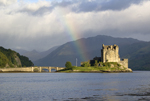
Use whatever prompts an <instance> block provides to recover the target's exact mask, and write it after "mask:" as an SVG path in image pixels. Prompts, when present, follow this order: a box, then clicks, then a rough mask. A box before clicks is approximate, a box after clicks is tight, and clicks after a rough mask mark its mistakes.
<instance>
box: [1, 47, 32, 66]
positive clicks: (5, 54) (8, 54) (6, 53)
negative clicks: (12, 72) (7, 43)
mask: <svg viewBox="0 0 150 101" xmlns="http://www.w3.org/2000/svg"><path fill="white" fill-rule="evenodd" d="M22 66H24V67H27V66H33V63H32V61H30V60H29V59H28V58H27V57H25V56H21V55H20V54H19V53H17V52H15V51H13V50H11V49H5V48H3V47H0V68H9V67H22Z"/></svg>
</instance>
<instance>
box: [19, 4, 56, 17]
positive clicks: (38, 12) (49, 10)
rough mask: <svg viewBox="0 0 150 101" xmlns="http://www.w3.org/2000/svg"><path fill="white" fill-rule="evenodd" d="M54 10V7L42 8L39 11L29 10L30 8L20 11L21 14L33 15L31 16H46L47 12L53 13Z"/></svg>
mask: <svg viewBox="0 0 150 101" xmlns="http://www.w3.org/2000/svg"><path fill="white" fill-rule="evenodd" d="M52 9H53V7H45V6H44V7H41V8H39V9H38V10H35V11H34V10H31V9H28V8H24V9H22V10H20V11H19V12H26V13H28V14H31V15H35V16H36V15H39V16H40V15H43V14H45V13H47V12H51V11H52Z"/></svg>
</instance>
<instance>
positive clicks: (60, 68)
mask: <svg viewBox="0 0 150 101" xmlns="http://www.w3.org/2000/svg"><path fill="white" fill-rule="evenodd" d="M43 69H48V70H49V72H51V70H52V69H55V70H56V71H58V70H62V69H64V67H20V68H0V72H34V71H35V70H36V71H38V72H42V70H43Z"/></svg>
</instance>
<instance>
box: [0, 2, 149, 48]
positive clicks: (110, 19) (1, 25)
mask: <svg viewBox="0 0 150 101" xmlns="http://www.w3.org/2000/svg"><path fill="white" fill-rule="evenodd" d="M149 5H150V0H0V46H3V47H5V48H11V49H24V50H33V49H35V50H38V51H45V50H48V49H50V48H51V47H54V46H57V45H62V44H64V43H66V42H68V41H73V40H77V39H79V38H87V37H92V36H96V35H107V36H113V37H121V38H135V39H138V40H143V41H150V6H149Z"/></svg>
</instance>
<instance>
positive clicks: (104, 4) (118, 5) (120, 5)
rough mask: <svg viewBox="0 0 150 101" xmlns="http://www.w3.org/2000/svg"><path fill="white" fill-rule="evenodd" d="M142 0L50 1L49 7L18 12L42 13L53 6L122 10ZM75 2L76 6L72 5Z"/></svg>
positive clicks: (84, 9)
mask: <svg viewBox="0 0 150 101" xmlns="http://www.w3.org/2000/svg"><path fill="white" fill-rule="evenodd" d="M141 2H143V0H103V1H102V0H94V1H87V0H82V1H81V0H70V1H68V0H63V1H61V2H52V3H51V4H52V5H51V6H50V7H45V6H43V7H41V8H39V9H38V10H36V11H33V10H30V9H27V8H24V9H22V10H20V12H26V13H29V14H32V15H43V14H45V13H47V12H51V11H52V10H53V9H54V8H55V7H67V6H71V8H70V9H71V10H72V11H73V12H92V11H105V10H118V11H119V10H123V9H126V8H128V7H130V6H131V5H132V4H139V3H141ZM74 4H77V5H78V6H73V5H74Z"/></svg>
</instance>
